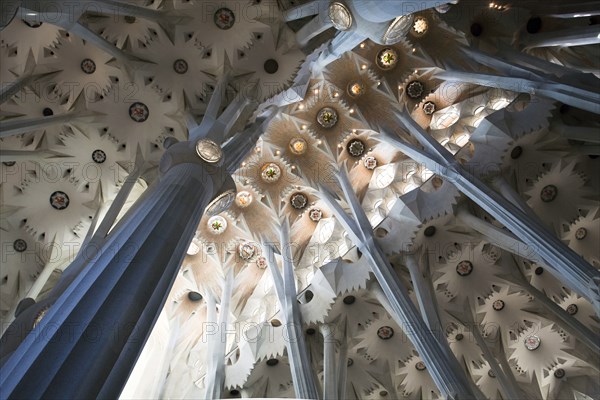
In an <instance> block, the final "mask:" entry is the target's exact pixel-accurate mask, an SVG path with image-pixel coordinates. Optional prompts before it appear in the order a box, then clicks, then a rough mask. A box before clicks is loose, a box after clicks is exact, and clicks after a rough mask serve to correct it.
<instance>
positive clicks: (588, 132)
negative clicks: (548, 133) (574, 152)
mask: <svg viewBox="0 0 600 400" xmlns="http://www.w3.org/2000/svg"><path fill="white" fill-rule="evenodd" d="M552 130H554V131H556V132H558V133H559V134H560V135H561V136H562V137H564V138H567V139H572V140H579V141H582V142H588V143H600V132H598V128H597V127H591V126H575V125H564V124H553V125H552Z"/></svg>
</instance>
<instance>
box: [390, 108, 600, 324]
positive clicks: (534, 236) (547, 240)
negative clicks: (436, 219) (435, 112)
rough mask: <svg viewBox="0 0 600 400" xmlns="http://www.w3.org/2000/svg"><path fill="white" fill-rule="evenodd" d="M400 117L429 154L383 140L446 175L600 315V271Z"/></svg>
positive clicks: (410, 121)
mask: <svg viewBox="0 0 600 400" xmlns="http://www.w3.org/2000/svg"><path fill="white" fill-rule="evenodd" d="M397 116H398V120H399V122H402V123H403V124H404V125H405V126H406V128H407V129H408V130H409V132H410V133H411V134H412V135H413V136H414V137H415V138H416V139H417V140H418V141H419V142H420V143H421V145H422V146H423V147H424V148H425V151H423V150H420V149H417V148H416V147H414V146H412V145H410V144H407V143H405V142H404V141H402V140H401V139H400V138H399V137H398V136H392V135H389V134H383V135H382V136H381V137H382V139H384V140H385V141H387V142H388V143H390V144H392V145H393V146H395V147H396V148H397V149H398V150H400V151H401V152H403V153H405V154H406V155H407V156H409V157H410V158H412V159H414V160H415V161H418V162H422V163H424V164H425V165H426V166H427V168H428V169H430V170H431V171H434V172H435V173H437V174H439V175H442V176H444V177H445V178H446V179H447V180H448V181H449V182H451V183H452V184H454V185H455V186H456V187H457V188H458V189H459V190H460V191H461V192H463V193H464V194H465V195H467V196H468V197H469V198H470V199H472V200H473V201H475V202H476V203H477V204H478V205H479V206H481V207H482V208H483V209H484V210H485V211H487V212H488V213H490V214H491V215H492V216H493V217H494V218H496V219H497V220H498V221H499V222H500V223H502V224H503V225H504V226H506V227H507V228H508V229H510V230H511V231H512V232H513V233H514V234H515V235H516V236H517V237H519V238H520V239H521V240H522V241H523V242H525V243H526V244H528V245H529V246H531V247H532V248H533V249H535V251H536V252H537V253H538V254H539V255H540V256H541V257H542V258H543V259H544V260H546V261H547V264H548V265H549V270H550V271H551V272H552V273H553V274H554V275H555V276H557V277H558V278H559V279H560V280H562V281H563V282H565V283H566V284H567V285H568V286H570V287H571V288H572V289H573V290H575V291H576V292H578V293H581V294H582V295H583V296H584V297H586V298H587V299H588V300H589V301H590V302H592V304H593V305H594V308H595V310H596V312H597V313H598V314H600V288H599V285H600V272H599V271H598V270H596V269H595V268H594V267H592V266H591V265H590V264H589V263H587V262H586V261H585V260H584V259H583V258H582V257H581V256H579V255H578V254H576V253H575V252H574V251H573V250H571V249H570V248H569V247H568V246H567V245H566V244H564V243H563V242H562V241H561V240H560V239H559V238H557V237H556V236H555V235H553V234H552V233H551V232H549V231H548V229H547V228H546V227H545V226H544V225H543V224H542V223H541V222H540V221H539V220H538V219H536V218H533V217H531V216H530V215H528V214H525V213H523V212H522V211H521V210H520V209H519V208H518V207H515V206H514V205H513V204H512V203H510V202H509V201H507V200H506V199H505V198H503V197H502V196H501V195H500V194H498V193H497V192H495V191H493V190H492V189H490V188H489V187H487V186H486V185H485V184H484V183H482V182H481V181H480V180H479V179H478V178H477V177H475V176H473V175H472V174H471V173H469V172H468V171H466V170H465V169H464V168H462V166H461V165H460V164H459V163H458V162H457V161H456V160H455V159H454V156H453V155H452V154H451V153H450V152H448V151H447V150H446V149H445V148H444V147H443V146H442V145H440V144H439V143H438V142H437V141H435V139H433V138H432V137H431V136H429V135H428V134H427V133H426V132H425V131H424V130H423V129H422V128H421V127H420V126H419V125H418V124H417V123H416V122H415V121H414V120H413V119H412V118H411V117H410V115H408V114H406V113H405V112H403V113H399V114H398V115H397Z"/></svg>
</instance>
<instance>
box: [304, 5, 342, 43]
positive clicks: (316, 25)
mask: <svg viewBox="0 0 600 400" xmlns="http://www.w3.org/2000/svg"><path fill="white" fill-rule="evenodd" d="M332 27H333V24H332V23H331V20H330V19H329V17H328V15H327V8H324V9H323V10H321V12H320V13H319V14H318V15H315V17H314V18H313V19H311V20H310V21H308V23H307V24H306V25H304V26H303V27H302V28H300V29H299V30H298V32H296V40H297V41H298V44H299V45H300V47H304V46H306V45H307V44H308V42H309V41H310V40H311V39H313V38H314V37H316V36H318V35H319V34H321V33H323V32H325V31H326V30H327V29H329V28H332Z"/></svg>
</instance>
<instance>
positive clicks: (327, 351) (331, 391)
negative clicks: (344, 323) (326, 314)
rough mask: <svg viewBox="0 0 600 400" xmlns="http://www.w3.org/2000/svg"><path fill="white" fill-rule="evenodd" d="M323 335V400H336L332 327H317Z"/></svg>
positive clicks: (336, 389)
mask: <svg viewBox="0 0 600 400" xmlns="http://www.w3.org/2000/svg"><path fill="white" fill-rule="evenodd" d="M319 330H320V331H321V334H322V335H323V399H324V400H337V398H338V393H337V392H338V382H337V378H338V374H337V371H336V365H335V347H336V344H337V340H335V330H334V325H332V324H327V323H323V324H320V325H319Z"/></svg>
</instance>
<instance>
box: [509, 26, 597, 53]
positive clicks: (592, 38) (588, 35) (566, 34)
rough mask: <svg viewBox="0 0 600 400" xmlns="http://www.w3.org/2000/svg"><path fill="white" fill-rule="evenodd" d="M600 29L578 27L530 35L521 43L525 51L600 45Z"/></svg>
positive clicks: (595, 27)
mask: <svg viewBox="0 0 600 400" xmlns="http://www.w3.org/2000/svg"><path fill="white" fill-rule="evenodd" d="M598 35H600V28H599V27H598V25H590V26H577V27H572V28H569V29H562V30H558V31H551V32H539V33H536V34H535V35H529V36H527V37H526V38H525V39H524V40H522V41H521V42H520V44H521V45H523V46H525V49H535V48H538V47H555V46H564V47H573V46H586V45H594V44H599V43H600V37H599V36H598Z"/></svg>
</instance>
